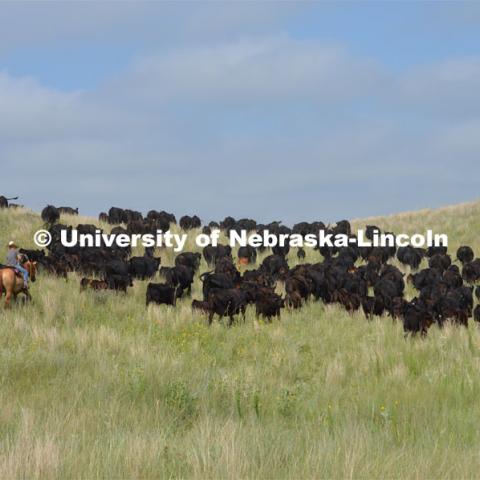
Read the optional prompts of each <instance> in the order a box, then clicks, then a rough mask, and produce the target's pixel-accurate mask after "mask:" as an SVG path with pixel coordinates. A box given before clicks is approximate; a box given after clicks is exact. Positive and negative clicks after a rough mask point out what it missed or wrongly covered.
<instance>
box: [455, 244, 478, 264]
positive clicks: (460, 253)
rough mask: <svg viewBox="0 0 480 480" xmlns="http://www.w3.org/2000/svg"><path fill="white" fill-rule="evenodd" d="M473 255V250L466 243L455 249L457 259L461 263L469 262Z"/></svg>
mask: <svg viewBox="0 0 480 480" xmlns="http://www.w3.org/2000/svg"><path fill="white" fill-rule="evenodd" d="M474 257H475V254H474V253H473V250H472V249H471V248H470V247H469V246H467V245H464V246H461V247H459V249H458V250H457V259H458V260H459V261H460V262H461V263H462V265H465V264H466V263H469V262H471V261H472V260H473V259H474Z"/></svg>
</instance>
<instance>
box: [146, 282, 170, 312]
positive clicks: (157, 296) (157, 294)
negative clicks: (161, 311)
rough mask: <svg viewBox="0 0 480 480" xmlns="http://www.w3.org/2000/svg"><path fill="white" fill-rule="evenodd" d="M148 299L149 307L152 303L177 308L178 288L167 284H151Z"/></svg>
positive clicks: (148, 286)
mask: <svg viewBox="0 0 480 480" xmlns="http://www.w3.org/2000/svg"><path fill="white" fill-rule="evenodd" d="M146 297H147V298H146V302H147V307H148V305H149V304H150V303H151V302H154V303H156V304H158V305H161V304H165V305H172V306H175V303H176V300H177V297H176V287H173V286H172V285H169V284H166V283H149V284H148V285H147V295H146Z"/></svg>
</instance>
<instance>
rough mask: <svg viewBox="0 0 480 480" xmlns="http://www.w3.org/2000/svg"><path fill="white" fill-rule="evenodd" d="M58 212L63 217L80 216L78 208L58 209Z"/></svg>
mask: <svg viewBox="0 0 480 480" xmlns="http://www.w3.org/2000/svg"><path fill="white" fill-rule="evenodd" d="M58 211H59V212H60V214H61V215H64V214H66V215H78V208H72V207H58Z"/></svg>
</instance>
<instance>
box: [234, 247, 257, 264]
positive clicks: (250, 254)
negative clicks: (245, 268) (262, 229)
mask: <svg viewBox="0 0 480 480" xmlns="http://www.w3.org/2000/svg"><path fill="white" fill-rule="evenodd" d="M238 260H239V261H240V263H255V262H256V261H257V250H256V249H255V248H254V247H252V246H251V245H246V246H244V247H240V248H239V249H238Z"/></svg>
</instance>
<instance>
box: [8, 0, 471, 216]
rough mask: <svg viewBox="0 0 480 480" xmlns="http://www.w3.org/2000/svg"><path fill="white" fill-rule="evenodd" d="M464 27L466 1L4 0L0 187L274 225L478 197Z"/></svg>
mask: <svg viewBox="0 0 480 480" xmlns="http://www.w3.org/2000/svg"><path fill="white" fill-rule="evenodd" d="M479 27H480V3H478V2H395V3H393V2H351V3H350V2H341V3H340V2H322V3H308V2H302V3H294V2H288V3H287V2H282V3H274V2H242V3H239V2H237V3H227V2H207V3H200V2H194V3H187V2H182V3H180V2H172V3H167V2H162V3H160V2H157V3H155V2H150V3H144V2H116V3H114V2H99V3H95V2H78V3H75V2H68V3H67V2H63V3H60V2H34V3H28V2H22V3H18V2H16V3H13V2H12V3H8V2H2V5H1V9H0V113H1V115H0V164H1V165H2V171H3V172H5V173H6V174H4V175H2V178H1V179H0V187H1V189H0V190H1V192H2V193H3V194H7V195H11V194H19V195H21V200H22V202H23V203H25V204H26V205H28V206H31V207H32V208H36V209H39V208H42V207H43V206H44V205H45V204H46V203H54V204H57V205H60V204H62V205H63V204H65V205H71V206H78V207H80V210H81V211H82V212H84V213H87V214H97V213H98V212H99V211H101V210H106V209H108V208H109V207H110V206H112V205H116V206H124V207H131V208H137V209H140V210H142V211H147V210H149V209H151V208H156V209H166V210H170V211H174V212H175V213H177V214H178V215H181V214H184V213H190V214H193V213H196V214H198V215H200V217H201V218H202V219H204V220H210V219H213V218H223V217H224V216H226V215H229V214H231V215H234V216H237V217H244V216H249V217H255V218H257V219H259V220H262V221H268V220H272V219H275V220H278V219H283V220H284V221H286V222H287V223H292V222H295V221H299V220H304V219H307V220H317V219H318V220H324V221H334V220H335V219H338V218H352V217H358V216H367V215H375V214H384V213H394V212H398V211H403V210H412V209H417V208H424V207H435V206H440V205H445V204H449V203H455V202H461V201H467V200H472V199H475V198H478V196H479V195H478V178H479V173H480V166H479V165H480V162H478V156H479V150H480V97H479V96H478V88H479V85H480V52H479V49H480V28H479ZM25 179H28V181H27V182H25Z"/></svg>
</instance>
